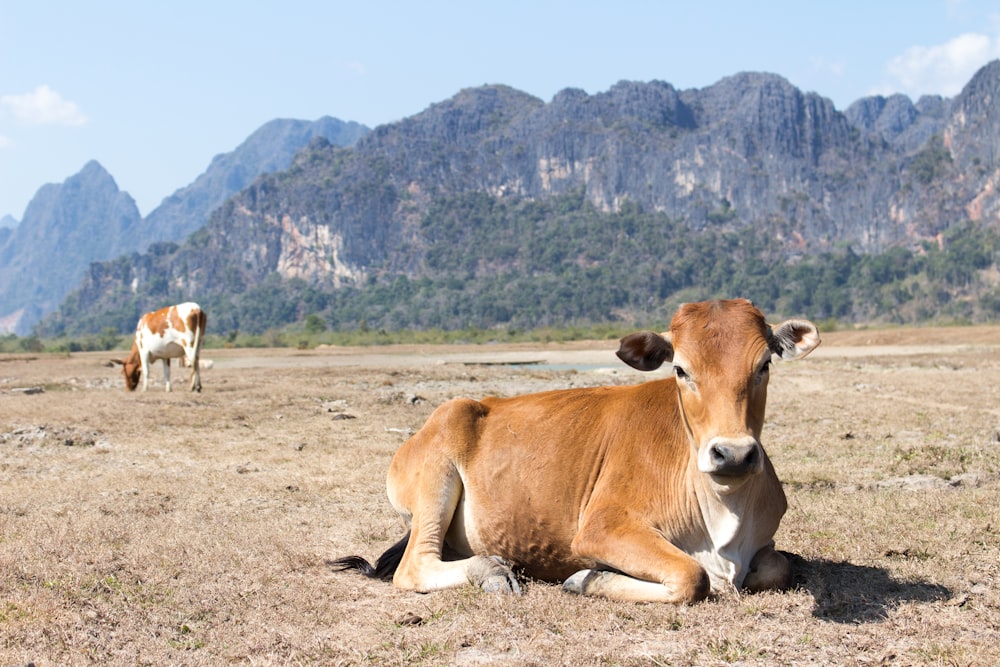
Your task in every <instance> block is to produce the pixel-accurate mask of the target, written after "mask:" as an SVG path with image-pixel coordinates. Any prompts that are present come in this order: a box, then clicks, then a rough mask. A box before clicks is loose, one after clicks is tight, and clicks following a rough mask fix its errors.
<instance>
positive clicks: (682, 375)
mask: <svg viewBox="0 0 1000 667" xmlns="http://www.w3.org/2000/svg"><path fill="white" fill-rule="evenodd" d="M674 375H676V376H677V379H678V380H686V381H688V382H690V381H691V377H690V376H689V375H688V374H687V371H685V370H684V369H683V368H681V367H680V366H674Z"/></svg>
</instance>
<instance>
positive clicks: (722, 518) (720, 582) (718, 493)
mask: <svg viewBox="0 0 1000 667" xmlns="http://www.w3.org/2000/svg"><path fill="white" fill-rule="evenodd" d="M690 474H691V475H692V477H691V479H692V480H693V481H694V487H695V495H696V497H697V500H698V509H699V511H700V513H701V520H702V521H703V523H704V527H705V542H704V543H703V544H702V546H701V548H700V549H697V550H695V551H694V552H693V555H694V557H695V559H696V560H698V562H699V563H701V565H702V567H704V568H705V569H706V570H707V571H708V574H709V576H710V577H711V579H712V588H713V589H715V590H721V589H722V588H727V587H736V588H739V587H740V585H742V583H743V579H744V577H746V573H747V569H748V567H749V565H750V560H751V559H752V558H753V557H754V554H756V553H757V551H758V549H760V548H761V547H762V546H764V545H763V544H758V541H759V540H758V538H757V533H758V531H757V530H756V528H757V526H756V525H755V519H754V513H753V511H747V509H748V507H749V508H752V507H753V506H754V501H753V498H754V497H755V496H757V495H758V491H759V489H758V488H757V486H758V485H759V483H761V482H763V481H764V480H763V479H761V478H760V477H761V476H758V477H755V478H754V479H750V480H746V481H744V482H743V483H742V484H739V485H738V486H729V487H726V486H721V485H719V484H716V483H715V482H714V481H712V479H711V478H710V477H709V476H708V475H706V474H704V473H702V472H700V471H699V470H698V469H697V465H696V464H693V465H692V467H691V469H690Z"/></svg>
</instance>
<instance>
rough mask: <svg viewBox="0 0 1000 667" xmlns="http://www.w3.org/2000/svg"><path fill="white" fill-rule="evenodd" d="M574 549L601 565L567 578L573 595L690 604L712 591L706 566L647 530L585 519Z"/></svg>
mask: <svg viewBox="0 0 1000 667" xmlns="http://www.w3.org/2000/svg"><path fill="white" fill-rule="evenodd" d="M573 551H574V553H575V554H576V555H578V556H580V557H582V558H585V559H589V560H594V561H597V562H598V563H600V564H601V565H602V566H603V567H602V568H598V569H593V570H581V571H580V572H577V573H576V574H574V575H573V576H571V577H570V578H569V579H567V580H566V581H565V583H563V589H564V590H566V591H569V592H571V593H578V594H580V595H595V596H599V597H605V598H610V599H613V600H626V601H632V602H671V603H691V602H698V601H699V600H704V599H705V598H706V597H708V594H709V592H710V591H711V582H710V580H709V577H708V573H707V572H706V571H705V570H704V568H702V567H701V565H699V564H698V562H697V561H696V560H695V559H694V558H692V557H691V556H689V555H687V554H686V553H684V552H683V551H681V550H680V549H678V548H677V547H676V546H674V545H673V544H671V543H670V542H668V541H667V540H666V539H664V537H663V535H661V534H660V533H659V532H658V531H656V530H654V529H653V528H651V527H649V526H643V525H628V524H623V525H617V526H609V525H608V523H607V522H604V521H601V520H591V521H585V523H584V526H583V527H582V529H581V531H580V532H579V533H578V534H577V536H576V538H574V540H573ZM603 568H607V569H603Z"/></svg>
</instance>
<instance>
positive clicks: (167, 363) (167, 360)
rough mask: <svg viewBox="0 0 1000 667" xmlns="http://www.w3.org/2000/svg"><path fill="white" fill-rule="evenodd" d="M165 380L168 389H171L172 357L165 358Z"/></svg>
mask: <svg viewBox="0 0 1000 667" xmlns="http://www.w3.org/2000/svg"><path fill="white" fill-rule="evenodd" d="M163 381H164V382H165V383H166V385H167V391H170V358H169V357H164V359H163Z"/></svg>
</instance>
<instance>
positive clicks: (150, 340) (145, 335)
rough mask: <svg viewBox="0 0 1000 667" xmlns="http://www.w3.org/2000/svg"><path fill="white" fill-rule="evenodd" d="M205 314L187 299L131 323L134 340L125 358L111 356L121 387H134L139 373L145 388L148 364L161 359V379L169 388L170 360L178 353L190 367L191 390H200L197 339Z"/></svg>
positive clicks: (202, 327)
mask: <svg viewBox="0 0 1000 667" xmlns="http://www.w3.org/2000/svg"><path fill="white" fill-rule="evenodd" d="M206 322H207V318H206V316H205V311H203V310H202V309H201V308H200V307H199V306H198V304H196V303H192V302H187V303H180V304H177V305H176V306H169V307H167V308H161V309H160V310H157V311H155V312H152V313H146V314H145V315H143V316H142V317H140V318H139V323H138V324H137V325H136V327H135V341H134V342H133V343H132V350H131V352H129V355H128V358H126V359H112V361H113V362H114V363H116V364H121V367H122V374H123V375H124V376H125V387H126V388H127V389H128V390H129V391H134V390H135V388H136V387H137V386H138V385H139V375H140V373H141V375H142V390H143V391H146V389H148V388H149V368H150V366H151V365H152V363H153V362H154V361H156V360H157V359H162V360H163V380H164V382H165V383H166V390H167V391H170V360H171V359H175V358H177V357H180V358H181V359H183V360H185V361H186V364H187V365H188V366H190V367H191V391H201V366H200V363H199V356H200V355H201V341H202V338H203V337H204V335H205V324H206Z"/></svg>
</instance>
